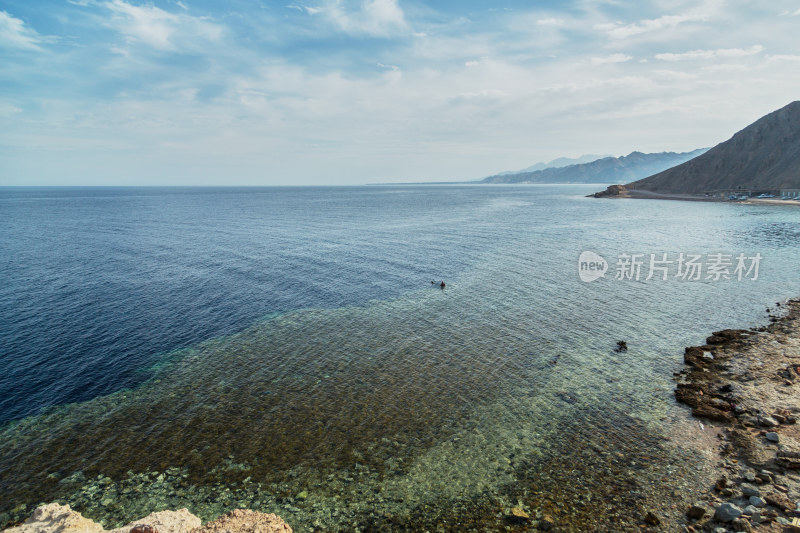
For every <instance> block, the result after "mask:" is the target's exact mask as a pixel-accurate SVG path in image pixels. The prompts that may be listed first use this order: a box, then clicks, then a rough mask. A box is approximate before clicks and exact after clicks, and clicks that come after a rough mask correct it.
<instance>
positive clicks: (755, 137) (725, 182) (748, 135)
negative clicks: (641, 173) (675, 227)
mask: <svg viewBox="0 0 800 533" xmlns="http://www.w3.org/2000/svg"><path fill="white" fill-rule="evenodd" d="M617 183H623V181H618V182H617ZM626 187H627V188H628V189H634V190H635V189H639V190H646V191H652V192H658V193H684V194H702V193H704V192H707V191H715V190H725V189H734V188H738V187H742V188H747V189H756V190H766V189H769V190H775V189H780V188H791V189H800V101H796V102H792V103H791V104H789V105H787V106H786V107H784V108H782V109H779V110H777V111H773V112H772V113H770V114H769V115H766V116H764V117H762V118H760V119H758V120H757V121H755V122H754V123H753V124H751V125H749V126H747V127H746V128H745V129H743V130H742V131H740V132H738V133H737V134H736V135H734V136H733V137H731V138H730V139H729V140H727V141H725V142H723V143H720V144H718V145H717V146H715V147H714V148H712V149H710V150H708V151H707V152H706V153H705V154H703V155H701V156H699V157H697V158H695V159H692V160H691V161H688V162H686V163H683V164H682V165H679V166H676V167H674V168H670V169H669V170H665V171H663V172H660V173H658V174H655V175H654V176H650V177H648V178H645V179H640V180H638V181H635V182H633V183H629V184H628V185H627V186H626Z"/></svg>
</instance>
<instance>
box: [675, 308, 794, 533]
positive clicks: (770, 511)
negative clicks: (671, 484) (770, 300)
mask: <svg viewBox="0 0 800 533" xmlns="http://www.w3.org/2000/svg"><path fill="white" fill-rule="evenodd" d="M768 311H770V312H771V313H772V312H773V311H774V312H775V313H776V314H770V320H771V324H770V325H768V326H762V327H758V328H751V329H749V330H730V329H727V330H722V331H717V332H714V333H713V334H712V335H711V336H710V337H708V339H706V344H704V345H701V346H690V347H687V348H686V350H685V355H684V362H685V364H686V367H685V368H684V369H683V370H681V371H680V372H677V373H676V375H675V380H676V382H677V387H676V389H675V397H676V399H677V400H678V402H680V403H684V404H686V405H688V406H689V407H690V408H691V409H692V416H694V417H695V418H696V419H699V420H700V424H701V428H704V426H703V425H702V424H705V425H708V426H709V428H714V429H713V430H712V431H714V432H715V433H716V436H717V440H718V442H717V444H716V450H713V451H714V452H716V453H718V462H717V465H716V467H715V471H716V472H715V473H716V479H717V481H716V483H715V484H714V486H713V487H708V490H707V491H704V492H702V493H700V494H697V495H696V499H697V502H696V503H695V504H693V505H692V506H691V507H690V508H689V509H688V510H687V518H688V524H689V525H687V531H716V529H715V528H719V527H722V528H729V527H730V528H732V530H733V531H800V528H798V529H794V528H793V526H792V525H791V524H792V519H794V518H797V517H800V509H798V508H797V503H796V500H798V499H800V425H798V424H797V421H798V418H800V397H798V393H797V387H800V335H798V331H800V299H795V300H790V301H788V302H786V303H784V304H780V303H777V304H776V307H774V308H771V309H769V310H768ZM725 530H728V529H725Z"/></svg>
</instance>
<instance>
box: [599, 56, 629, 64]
mask: <svg viewBox="0 0 800 533" xmlns="http://www.w3.org/2000/svg"><path fill="white" fill-rule="evenodd" d="M631 59H633V57H632V56H629V55H628V54H611V55H609V56H604V57H593V58H592V59H591V62H592V65H607V64H611V63H625V62H627V61H630V60H631Z"/></svg>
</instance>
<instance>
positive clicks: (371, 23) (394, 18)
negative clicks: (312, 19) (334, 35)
mask: <svg viewBox="0 0 800 533" xmlns="http://www.w3.org/2000/svg"><path fill="white" fill-rule="evenodd" d="M348 4H349V2H343V1H342V0H330V1H328V2H327V4H325V6H324V7H321V8H316V11H313V12H312V11H309V8H305V9H306V11H308V12H309V13H311V14H318V13H321V14H323V15H325V16H327V17H328V18H329V19H330V20H331V21H332V22H333V24H334V25H336V26H337V27H338V28H339V29H340V30H341V31H343V32H345V33H349V34H352V35H373V36H381V37H385V36H389V35H392V34H395V33H397V32H398V31H401V30H405V29H407V27H408V24H407V23H406V20H405V14H404V13H403V10H402V9H401V8H400V6H398V5H397V0H367V1H365V2H363V3H362V4H361V5H360V6H359V7H358V8H355V9H354V8H351V7H349V5H348Z"/></svg>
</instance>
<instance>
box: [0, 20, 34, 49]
mask: <svg viewBox="0 0 800 533" xmlns="http://www.w3.org/2000/svg"><path fill="white" fill-rule="evenodd" d="M41 42H42V39H41V37H40V36H39V35H38V34H37V33H36V32H35V31H33V30H32V29H30V28H27V27H26V26H25V23H24V22H23V21H21V20H20V19H18V18H15V17H14V16H12V15H10V14H9V13H6V12H5V11H0V47H3V48H17V49H20V50H36V51H41V50H42V48H41V47H40V46H39V44H40V43H41Z"/></svg>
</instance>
